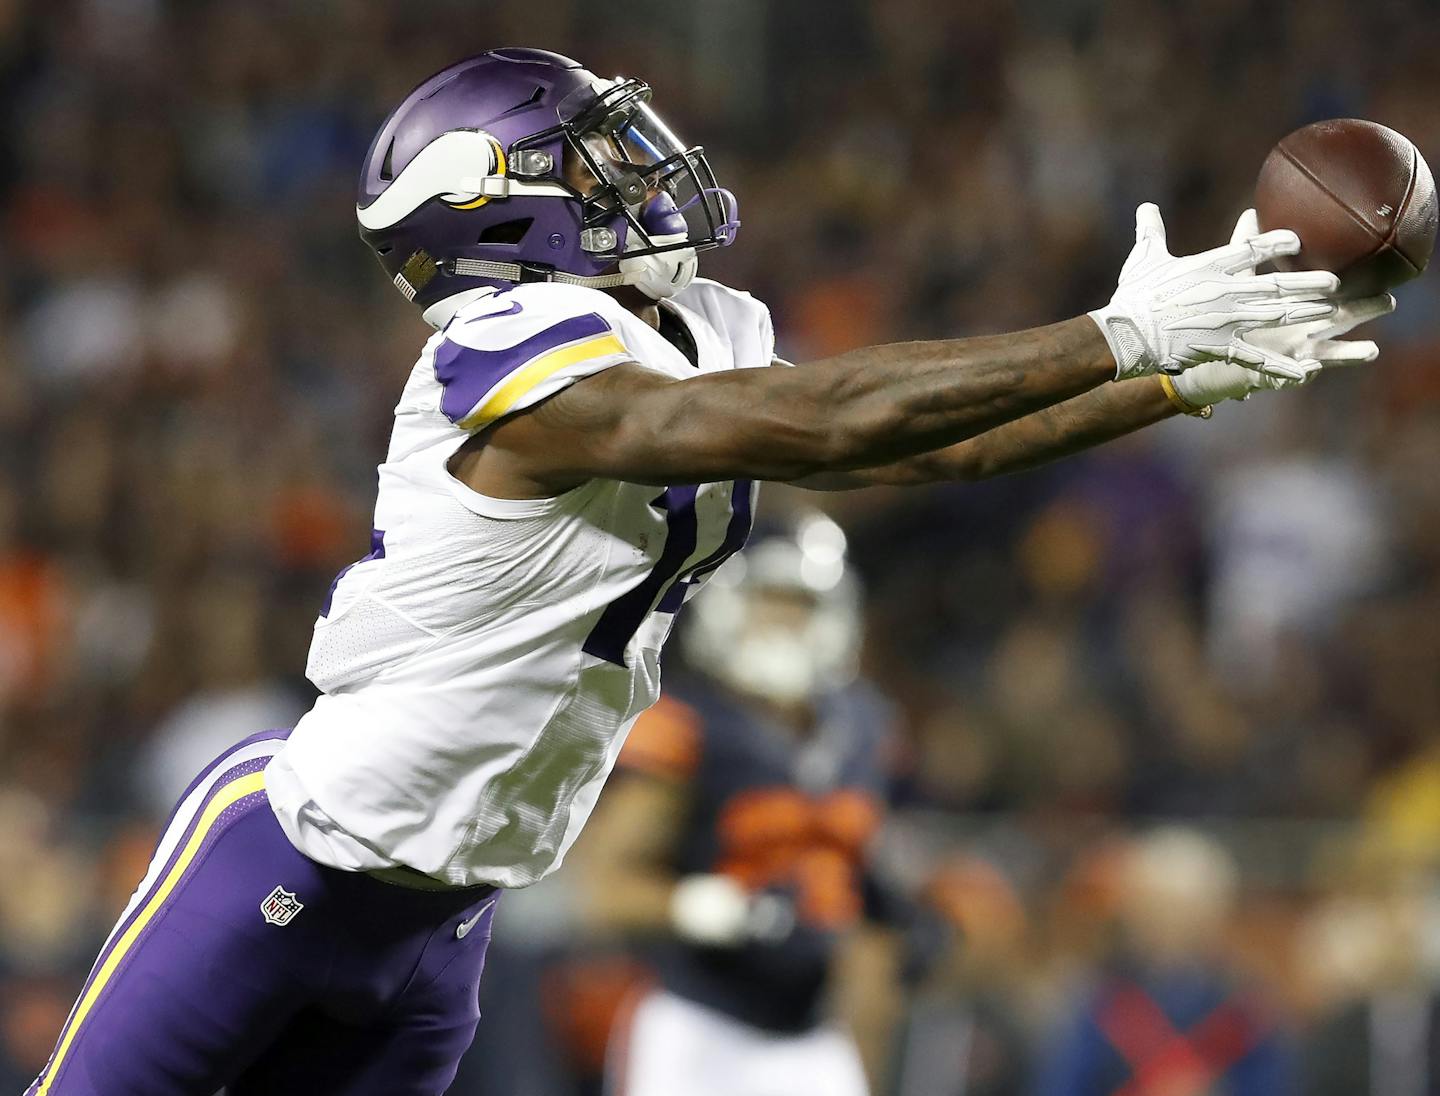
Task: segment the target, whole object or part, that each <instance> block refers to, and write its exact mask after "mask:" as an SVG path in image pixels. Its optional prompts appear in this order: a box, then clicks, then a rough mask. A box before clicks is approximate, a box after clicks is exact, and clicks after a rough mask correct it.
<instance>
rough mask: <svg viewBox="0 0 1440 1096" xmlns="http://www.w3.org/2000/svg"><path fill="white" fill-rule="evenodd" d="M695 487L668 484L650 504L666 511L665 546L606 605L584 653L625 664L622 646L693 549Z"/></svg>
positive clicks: (627, 642)
mask: <svg viewBox="0 0 1440 1096" xmlns="http://www.w3.org/2000/svg"><path fill="white" fill-rule="evenodd" d="M697 490H699V489H698V488H696V487H667V488H665V490H664V491H663V492H662V493H661V494H660V495H659V496H658V497H657V498H656V499H655V500H654V501H653V502H651V503H650V505H651V506H653V507H655V508H656V509H657V510H661V511H663V512H664V514H665V524H666V534H665V547H664V549H663V550H662V551H661V553H660V558H659V559H658V560H656V562H655V567H654V569H653V570H652V571H651V572H650V573H649V574H648V575H646V576H645V580H644V581H643V582H641V583H640V584H639V585H638V586H636V587H634V588H633V589H631V590H629V591H628V592H626V593H624V594H622V595H621V596H620V597H618V598H616V599H615V600H614V601H612V602H611V603H610V604H609V605H608V606H606V608H605V611H604V612H603V613H601V614H600V619H599V620H597V621H596V622H595V627H594V628H592V629H591V630H590V635H589V636H587V637H586V639H585V646H584V651H585V653H586V654H589V655H595V656H596V657H597V658H603V659H604V660H605V661H606V662H613V663H614V664H615V665H616V666H624V665H625V648H626V647H627V646H628V645H629V643H630V637H631V636H633V635H634V634H635V633H636V632H637V631H639V630H640V625H641V624H643V623H644V622H645V618H646V617H647V616H649V615H650V610H651V608H652V607H653V606H654V604H655V600H656V598H658V597H659V596H660V592H661V591H662V590H664V589H665V586H666V584H667V583H668V582H669V581H670V580H671V579H672V578H674V577H675V576H676V575H677V574H679V573H680V568H682V567H684V566H685V561H686V560H687V559H689V558H690V553H691V552H693V551H695V540H696V536H697V533H698V530H697V529H696V521H695V493H696V491H697Z"/></svg>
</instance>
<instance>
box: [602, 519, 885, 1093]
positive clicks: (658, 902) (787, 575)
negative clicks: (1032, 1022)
mask: <svg viewBox="0 0 1440 1096" xmlns="http://www.w3.org/2000/svg"><path fill="white" fill-rule="evenodd" d="M757 537H758V541H757V542H755V543H752V544H751V546H750V547H748V548H747V549H746V552H745V555H744V557H743V559H742V558H741V557H737V558H736V559H735V560H734V561H732V562H731V563H730V564H729V565H727V566H726V567H725V568H724V569H723V570H722V571H721V572H720V573H719V574H717V575H716V577H715V579H714V581H713V583H712V586H711V591H710V593H709V595H708V596H707V597H705V598H704V599H703V600H699V601H697V602H696V603H695V605H694V606H693V607H692V608H693V610H694V612H693V614H692V616H691V619H689V620H688V621H687V627H686V628H685V630H684V633H683V634H684V638H685V652H686V664H687V666H688V667H690V668H692V669H693V670H695V671H698V672H697V673H695V674H692V675H688V676H681V675H677V674H672V675H671V678H669V679H667V681H669V682H673V683H670V684H667V687H666V692H665V696H664V697H663V698H662V699H661V701H660V703H658V704H657V705H656V706H655V707H654V708H652V709H651V710H650V711H649V712H647V713H646V714H645V715H644V716H643V717H642V718H641V719H640V720H639V722H637V724H636V725H635V727H634V729H633V730H632V731H631V734H630V737H629V739H627V741H626V744H625V749H624V750H623V751H622V752H621V755H620V772H621V774H622V775H621V778H620V779H618V780H616V781H615V782H613V783H612V784H611V785H610V786H609V787H608V788H607V789H606V791H605V794H604V795H603V796H602V797H601V802H600V805H599V807H598V808H597V811H596V815H595V818H594V820H593V822H592V833H591V834H590V835H589V837H588V838H587V839H586V843H585V848H584V852H583V853H582V855H581V859H580V861H579V863H580V865H581V869H580V870H582V871H583V872H584V873H585V876H586V899H587V902H588V906H589V909H590V911H591V916H592V918H593V920H594V922H595V925H596V927H598V928H599V929H601V930H602V931H607V932H611V933H614V932H621V933H624V934H627V935H629V936H631V937H632V938H635V937H638V938H640V939H644V938H646V937H649V938H651V939H654V940H664V941H665V942H664V943H663V944H660V945H659V946H658V947H657V949H656V952H655V957H656V962H657V967H658V972H659V984H658V985H657V986H656V987H655V988H654V989H653V990H651V991H649V992H648V993H646V994H644V996H643V997H642V998H641V999H640V1000H639V1001H638V1002H637V1003H636V1004H635V1006H634V1007H633V1009H632V1010H630V1011H629V1016H628V1022H625V1021H622V1022H621V1023H619V1024H618V1025H617V1027H616V1030H615V1033H614V1038H613V1042H612V1048H611V1050H612V1052H611V1060H610V1073H611V1077H610V1091H612V1092H613V1093H615V1094H616V1096H662V1094H668V1093H678V1092H684V1093H690V1094H694V1096H709V1094H712V1093H713V1094H716V1096H719V1094H722V1093H723V1094H733V1096H772V1094H774V1096H781V1094H786V1093H796V1092H817V1093H819V1092H823V1093H826V1094H827V1096H859V1094H861V1093H864V1092H866V1091H867V1085H866V1082H865V1076H864V1071H863V1069H862V1066H861V1056H860V1053H859V1051H858V1049H857V1046H856V1044H855V1042H854V1040H853V1039H852V1037H851V1035H850V1034H849V1033H848V1032H847V1031H846V1029H845V1028H844V1027H843V1026H841V1025H840V1024H838V1023H837V1022H836V1021H835V1019H834V1017H833V1016H832V1015H830V1012H829V1009H830V1008H831V1007H832V1006H833V1001H832V994H833V991H834V990H835V988H836V987H835V986H834V985H833V984H832V977H831V975H832V972H833V971H834V970H835V968H836V966H837V965H838V962H837V961H838V958H839V956H840V954H841V952H842V951H844V950H845V949H846V948H847V947H849V948H850V949H851V959H852V963H854V962H858V963H859V964H861V965H862V966H863V967H864V973H863V974H862V975H859V977H860V978H861V980H862V981H863V988H862V987H858V986H856V987H851V988H852V989H854V990H856V991H857V993H858V995H859V996H862V997H863V998H864V999H865V1000H866V1004H867V1005H868V1007H867V1008H866V1009H865V1015H864V1017H863V1019H862V1024H864V1023H866V1022H868V1025H869V1030H868V1031H867V1034H869V1035H871V1036H873V1037H875V1041H876V1045H879V1044H882V1043H883V1041H884V1035H885V1031H884V1028H885V1026H886V1020H887V1018H886V1017H885V1016H884V1013H885V1010H886V1007H887V1004H892V1003H893V999H894V996H895V989H894V976H895V974H896V972H895V970H894V969H893V967H892V966H888V965H887V963H886V959H887V958H889V956H888V954H887V952H888V949H887V948H886V947H885V943H886V942H885V941H884V940H883V938H877V936H876V934H874V933H873V932H872V933H870V934H868V936H867V935H866V934H864V933H863V932H862V931H861V930H862V929H863V926H864V924H865V922H866V921H867V920H868V921H870V922H871V923H872V924H873V923H874V922H875V921H877V920H878V919H879V918H880V917H881V915H882V914H883V913H884V912H887V911H883V910H882V909H881V897H880V885H879V884H878V883H877V882H876V881H875V879H874V877H873V875H872V874H871V872H870V866H869V863H868V853H869V850H870V846H871V843H872V839H873V838H874V837H875V836H876V832H877V829H878V827H879V825H880V822H881V819H882V814H883V811H884V804H885V796H886V783H887V777H888V774H887V749H890V748H893V742H892V741H891V740H890V732H891V730H892V726H893V720H894V713H893V711H892V710H891V709H890V707H889V706H888V704H887V703H886V702H885V701H884V700H883V699H882V698H881V697H880V696H879V695H878V694H877V693H875V692H874V690H873V689H872V688H871V687H869V686H867V685H866V684H864V683H863V682H861V681H859V680H857V679H856V676H855V674H856V662H857V658H858V655H859V648H860V640H861V633H860V615H859V613H860V591H859V589H858V586H857V584H856V581H855V579H854V577H853V575H852V574H851V573H850V571H849V569H848V568H847V566H846V562H845V535H844V533H843V532H841V530H840V527H839V526H837V525H836V524H835V523H834V522H832V521H831V520H829V519H828V518H826V517H824V516H823V515H821V514H819V513H818V512H815V511H802V512H801V513H800V514H799V515H798V516H796V517H795V518H794V519H793V520H792V521H791V522H790V523H788V524H786V525H784V526H782V527H780V528H778V529H776V528H772V529H771V530H770V531H769V534H768V535H763V536H762V535H760V534H757ZM857 934H858V937H857ZM857 940H858V943H857ZM857 948H858V952H857V950H856V949H857ZM857 993H852V994H849V995H847V996H848V997H849V999H850V1000H851V1001H852V1002H854V1001H855V1000H856V997H857Z"/></svg>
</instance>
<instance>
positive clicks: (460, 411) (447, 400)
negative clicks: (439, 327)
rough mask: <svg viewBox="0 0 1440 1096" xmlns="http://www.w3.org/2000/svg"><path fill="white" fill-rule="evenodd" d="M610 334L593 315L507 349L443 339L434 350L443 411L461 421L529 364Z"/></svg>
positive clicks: (556, 326) (560, 325)
mask: <svg viewBox="0 0 1440 1096" xmlns="http://www.w3.org/2000/svg"><path fill="white" fill-rule="evenodd" d="M502 315H503V313H502ZM485 318H486V319H489V318H491V317H485ZM609 332H610V325H609V324H608V323H606V322H605V320H604V318H603V317H602V316H600V314H599V313H597V312H590V313H587V314H586V315H584V316H573V317H571V318H570V319H568V320H562V321H561V322H560V323H557V324H555V325H554V326H553V327H547V328H546V329H545V330H544V331H541V332H538V333H537V334H534V335H531V336H530V337H529V338H528V339H525V340H524V341H523V342H519V343H516V344H515V345H514V346H511V347H507V348H506V349H504V350H476V349H475V348H474V347H470V346H463V345H462V344H460V343H458V342H453V341H451V340H450V339H449V338H445V339H442V340H441V342H440V347H439V349H438V350H436V351H435V378H436V379H437V380H438V381H439V382H440V385H441V387H442V388H443V389H444V391H443V392H442V394H441V396H440V410H441V411H443V412H445V417H446V418H447V419H449V420H450V421H451V422H459V421H460V420H461V419H463V418H464V417H465V416H466V415H468V414H470V412H471V411H473V410H474V409H475V405H476V404H478V403H479V402H480V400H481V399H482V398H483V397H484V395H485V393H486V392H488V391H490V389H492V388H494V387H495V386H496V385H497V384H499V383H500V382H501V381H502V380H504V379H505V378H506V377H507V376H509V375H510V374H511V373H513V372H515V370H517V369H519V368H520V367H521V366H522V365H524V364H525V363H526V362H528V361H531V360H532V359H534V358H538V357H540V356H541V355H542V354H548V353H549V352H550V351H552V350H555V349H556V348H558V347H561V346H564V345H565V344H566V343H572V342H577V341H579V340H580V339H590V338H594V337H595V336H597V335H605V334H608V333H609Z"/></svg>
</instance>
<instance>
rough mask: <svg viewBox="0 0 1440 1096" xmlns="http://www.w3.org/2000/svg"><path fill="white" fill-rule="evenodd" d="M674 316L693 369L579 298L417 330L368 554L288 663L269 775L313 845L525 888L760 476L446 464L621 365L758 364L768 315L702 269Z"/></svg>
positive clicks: (610, 310)
mask: <svg viewBox="0 0 1440 1096" xmlns="http://www.w3.org/2000/svg"><path fill="white" fill-rule="evenodd" d="M662 307H669V308H673V309H674V311H675V313H676V314H677V315H678V316H679V318H680V319H681V320H682V321H683V322H684V324H685V326H686V328H687V329H688V330H689V332H690V334H691V336H692V338H693V339H694V341H695V346H696V350H697V351H698V356H699V366H698V369H697V367H696V366H694V365H692V364H691V363H690V361H689V360H688V359H687V358H686V357H685V355H684V354H682V353H681V352H680V351H679V350H677V349H676V348H675V347H674V346H673V345H671V343H670V342H669V341H667V340H666V339H665V338H664V337H663V336H661V335H660V333H659V332H657V331H656V330H655V329H654V328H652V327H650V326H649V325H648V324H646V323H645V322H644V321H642V320H640V319H638V318H637V317H635V316H633V315H632V314H631V313H629V312H627V311H626V310H625V309H623V308H622V307H620V305H619V304H618V303H616V302H615V300H614V299H613V298H611V297H609V296H608V295H606V294H604V293H601V292H599V291H597V290H593V289H583V288H579V287H574V286H564V285H556V284H551V283H543V284H533V285H520V286H516V287H514V288H513V289H509V290H503V291H495V292H488V291H482V292H481V293H479V294H477V295H476V296H475V297H474V299H471V300H469V301H468V302H467V303H465V304H463V305H462V306H461V308H460V309H459V310H458V311H457V312H456V313H455V315H454V317H453V318H452V319H451V321H450V322H449V323H448V324H447V325H446V327H445V328H444V330H442V331H439V332H437V333H436V334H435V335H434V336H433V337H431V339H430V340H429V341H428V342H427V343H426V345H425V348H424V350H423V351H422V352H421V354H420V359H419V361H417V362H416V364H415V367H414V369H413V370H412V371H411V374H410V379H409V382H408V383H407V384H406V386H405V391H404V393H403V395H402V396H401V399H400V403H399V405H398V406H397V407H396V409H395V429H394V433H393V435H392V437H391V441H390V449H389V453H388V454H387V456H386V459H385V463H384V464H382V465H380V469H379V473H380V483H379V494H378V497H377V501H376V505H375V529H374V532H373V533H372V536H371V551H370V554H369V555H367V556H365V558H363V559H361V560H360V561H358V562H357V563H355V564H352V565H351V566H350V567H347V568H346V569H345V570H344V571H342V572H341V573H340V575H339V576H337V578H336V580H335V582H334V584H333V585H332V586H331V589H330V593H329V595H327V597H326V599H325V603H324V606H323V608H322V609H321V613H320V618H319V620H318V621H317V622H316V625H315V636H314V640H313V641H312V643H311V647H310V658H309V663H308V666H307V667H306V673H307V674H308V676H309V678H310V680H311V681H313V682H314V683H315V685H316V686H317V687H318V688H319V689H320V690H321V692H322V694H323V695H321V696H320V697H319V698H318V699H317V700H316V702H315V705H314V707H312V708H311V709H310V711H309V712H307V713H306V714H305V715H304V716H303V717H302V718H301V719H300V721H299V723H298V724H297V725H296V727H295V730H294V732H293V733H292V734H291V736H290V738H289V740H288V741H287V742H286V744H285V746H284V747H283V748H282V749H281V750H280V751H279V752H278V753H277V754H276V755H275V757H274V759H273V760H272V761H271V762H270V764H269V766H268V767H267V769H266V783H267V786H268V789H269V793H270V800H271V803H272V805H273V807H274V810H275V813H276V816H277V817H278V818H279V820H280V824H281V826H282V827H283V828H284V830H285V832H286V834H287V835H288V836H289V837H290V840H291V841H292V842H294V844H295V845H296V847H297V848H299V849H300V850H301V851H302V852H304V853H305V854H306V855H307V856H310V857H311V858H312V859H315V860H318V861H320V862H321V863H324V864H329V865H331V866H333V867H337V868H342V869H347V870H368V869H372V868H380V867H393V866H396V865H405V866H408V867H411V868H414V869H417V870H419V871H421V872H424V873H426V874H428V875H431V876H434V877H435V878H437V879H441V880H444V881H446V882H449V883H454V884H465V885H468V884H475V883H482V882H483V883H493V884H496V885H498V886H502V887H519V886H525V885H527V884H530V883H533V882H535V881H536V880H537V879H539V878H541V877H542V876H543V875H545V874H546V873H547V872H549V871H551V870H553V869H554V868H555V867H557V866H558V865H559V863H560V861H561V858H562V857H563V856H564V854H565V851H566V849H568V848H569V846H570V844H571V842H573V841H574V839H575V837H576V835H577V834H578V833H579V831H580V828H581V827H582V826H583V825H584V824H585V820H586V819H587V817H588V816H589V814H590V810H591V808H592V807H593V806H594V804H595V799H596V797H597V796H598V795H599V792H600V787H601V785H602V784H603V783H604V781H605V778H606V776H607V775H608V774H609V772H610V769H611V767H612V766H613V764H614V762H615V757H616V755H617V754H618V753H619V751H620V747H621V745H622V744H623V741H624V738H625V735H626V732H627V731H628V730H629V728H630V725H631V723H633V722H634V720H635V718H636V716H638V715H639V714H640V712H642V711H643V710H644V709H646V708H647V707H649V706H650V705H651V704H652V703H654V701H655V699H656V697H657V696H658V694H659V689H660V669H659V655H660V647H661V644H662V643H663V642H664V641H665V638H666V636H667V634H668V633H669V631H670V626H671V624H672V622H673V620H674V616H675V612H676V610H677V609H679V607H680V605H681V604H682V602H683V601H684V600H685V599H686V598H687V597H688V596H690V595H691V594H692V593H694V592H695V590H696V589H697V588H698V587H699V586H700V584H701V583H703V582H704V580H705V579H706V577H707V576H708V575H709V574H710V573H712V572H713V571H714V570H715V569H716V568H717V567H719V565H720V563H721V562H723V561H724V559H725V558H726V557H728V556H729V555H730V554H731V553H732V552H734V551H735V550H737V549H738V548H739V547H740V546H741V544H743V543H744V540H745V537H746V535H747V533H748V532H749V529H750V523H751V516H752V512H753V507H754V502H755V490H756V488H755V485H754V484H752V483H750V482H747V481H739V482H736V483H712V484H704V485H702V486H699V487H694V486H675V487H668V488H660V487H654V486H642V485H639V484H631V483H621V482H618V481H615V480H603V479H596V480H590V481H589V482H587V483H585V484H583V485H581V486H579V487H576V488H575V489H574V490H571V491H568V492H566V493H564V494H562V495H559V496H557V497H555V498H548V499H535V500H523V501H517V500H506V499H496V498H490V497H487V496H484V495H480V494H478V493H476V492H475V491H473V490H471V489H470V488H468V487H466V486H465V485H464V484H462V483H461V482H460V481H459V480H457V479H456V478H455V477H454V476H452V475H451V474H450V472H449V469H448V467H447V463H448V461H449V459H450V457H451V456H452V455H453V454H454V453H455V452H456V450H458V449H459V448H460V446H461V445H462V444H463V443H464V442H465V440H466V439H467V438H468V437H469V436H470V435H471V434H472V433H473V432H474V431H476V430H480V429H482V428H484V427H485V426H487V425H489V424H490V423H493V422H495V421H496V420H498V419H499V418H501V417H503V416H504V415H506V414H508V413H511V412H514V411H518V410H521V409H523V408H526V407H529V406H531V405H533V404H535V403H536V402H538V401H540V400H543V399H545V398H546V397H547V396H550V395H553V394H554V393H556V392H558V391H560V390H561V389H562V388H564V387H565V386H566V385H569V384H571V383H573V382H574V381H576V380H578V379H580V378H582V377H586V376H589V375H591V374H593V373H597V372H599V371H600V370H602V369H606V368H609V367H610V366H612V365H616V364H618V363H621V362H627V361H635V362H638V363H640V364H641V365H643V366H645V367H647V368H650V369H654V370H656V371H658V372H661V373H664V374H666V375H668V376H673V377H681V378H683V377H692V376H695V375H697V373H712V372H718V371H721V370H728V369H743V368H754V367H760V366H768V365H769V364H770V362H771V359H772V357H773V353H774V337H773V334H772V331H771V326H770V318H769V313H768V312H767V311H766V309H765V307H764V306H763V305H762V304H760V303H759V302H758V301H756V300H754V299H753V298H752V297H750V296H749V294H745V293H738V292H736V291H734V290H730V289H727V288H725V287H724V286H721V285H718V284H716V283H714V282H709V281H704V280H696V281H695V282H694V283H693V284H692V285H691V286H690V287H689V288H687V289H686V290H685V291H684V292H682V293H681V294H679V295H678V296H677V297H676V298H674V300H672V301H671V302H668V303H667V304H666V305H664V306H662Z"/></svg>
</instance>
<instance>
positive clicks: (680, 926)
mask: <svg viewBox="0 0 1440 1096" xmlns="http://www.w3.org/2000/svg"><path fill="white" fill-rule="evenodd" d="M670 924H671V925H672V927H673V928H674V929H675V934H676V935H677V936H679V937H680V938H681V939H682V940H686V941H688V942H689V943H692V944H701V945H703V946H706V947H739V946H740V945H742V944H745V943H749V942H751V941H760V942H771V943H773V942H775V941H778V940H782V939H784V938H785V937H786V936H787V935H788V934H789V933H790V931H791V930H792V929H793V928H794V927H795V911H794V909H793V907H792V906H791V904H790V903H789V902H787V901H785V900H784V899H783V898H781V897H779V896H778V895H774V894H751V893H750V892H749V891H747V890H746V889H745V888H744V887H742V886H741V885H740V884H739V883H738V882H736V881H735V880H734V879H731V878H730V877H729V876H727V875H687V876H685V877H684V878H683V879H681V880H680V881H679V882H678V883H676V884H675V890H674V891H673V892H672V893H671V895H670Z"/></svg>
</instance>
